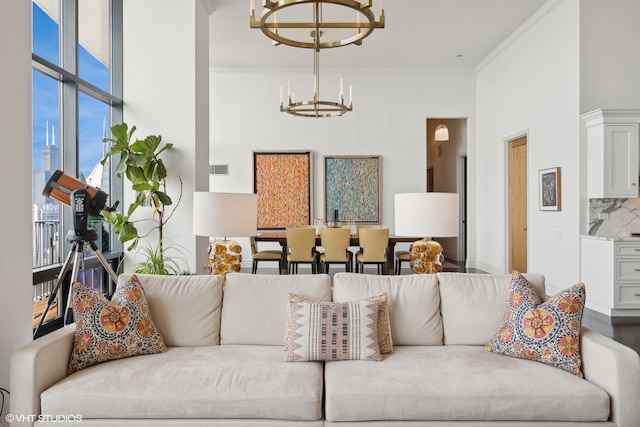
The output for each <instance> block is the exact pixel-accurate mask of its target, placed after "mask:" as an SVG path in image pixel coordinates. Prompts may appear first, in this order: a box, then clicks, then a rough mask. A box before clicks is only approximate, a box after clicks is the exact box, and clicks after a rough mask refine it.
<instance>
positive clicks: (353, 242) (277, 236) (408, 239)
mask: <svg viewBox="0 0 640 427" xmlns="http://www.w3.org/2000/svg"><path fill="white" fill-rule="evenodd" d="M420 239H422V237H416V236H396V235H393V234H390V235H389V243H388V245H387V274H389V275H393V274H394V268H393V262H394V258H395V256H394V253H395V247H396V244H397V243H413V242H415V241H416V240H420ZM256 242H277V243H279V244H280V247H281V248H282V257H281V258H280V274H287V272H288V268H287V234H286V231H284V230H269V231H261V232H258V233H257V234H256ZM316 246H321V242H320V235H317V236H316ZM349 246H355V247H358V246H360V239H359V237H358V235H357V234H352V235H351V239H350V241H349Z"/></svg>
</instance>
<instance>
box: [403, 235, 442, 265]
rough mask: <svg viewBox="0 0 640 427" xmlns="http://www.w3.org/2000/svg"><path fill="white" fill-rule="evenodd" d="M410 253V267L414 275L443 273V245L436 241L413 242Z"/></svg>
mask: <svg viewBox="0 0 640 427" xmlns="http://www.w3.org/2000/svg"><path fill="white" fill-rule="evenodd" d="M409 252H410V255H409V266H410V267H411V269H412V270H413V272H414V273H416V274H433V273H439V272H441V271H442V264H443V263H444V254H443V253H442V245H440V243H438V242H436V241H435V240H427V239H422V240H418V241H417V242H413V243H412V244H411V248H410V249H409Z"/></svg>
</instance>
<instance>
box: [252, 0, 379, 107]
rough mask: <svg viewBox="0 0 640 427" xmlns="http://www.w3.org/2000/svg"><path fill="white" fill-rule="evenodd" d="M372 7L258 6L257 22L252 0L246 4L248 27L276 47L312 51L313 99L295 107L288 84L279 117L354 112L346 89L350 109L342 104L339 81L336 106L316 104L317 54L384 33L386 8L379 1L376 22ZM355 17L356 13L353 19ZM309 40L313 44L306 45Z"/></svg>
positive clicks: (320, 1) (319, 1)
mask: <svg viewBox="0 0 640 427" xmlns="http://www.w3.org/2000/svg"><path fill="white" fill-rule="evenodd" d="M372 5H373V1H372V0H368V1H357V0H279V1H270V0H262V13H261V14H260V18H259V19H256V10H255V0H250V8H249V9H250V10H249V13H250V15H249V24H250V27H251V28H256V29H258V28H259V29H260V30H262V32H263V33H264V34H265V35H266V36H267V37H269V38H270V39H272V40H273V44H274V45H276V46H277V45H281V44H284V45H288V46H293V47H298V48H305V49H313V50H314V56H313V99H312V100H311V101H295V96H294V92H292V91H291V83H290V82H289V84H288V93H287V104H286V105H285V103H284V100H283V93H282V88H280V111H281V112H286V113H289V114H291V115H294V116H299V117H315V118H321V117H336V116H342V115H343V114H344V113H346V112H348V111H353V96H352V95H353V92H352V88H351V86H349V105H348V106H347V105H346V104H345V103H344V96H343V90H342V89H343V87H342V79H340V90H339V93H338V100H337V102H333V101H322V100H320V95H319V93H320V58H319V56H320V50H321V49H327V48H333V47H342V46H347V45H350V44H355V45H361V44H362V41H363V39H365V38H366V37H367V36H369V35H370V34H371V33H372V32H373V30H374V29H376V28H384V25H385V19H384V6H383V0H380V14H379V19H378V20H377V21H376V17H375V15H374V13H373V11H372ZM354 12H355V13H354ZM309 35H311V41H309Z"/></svg>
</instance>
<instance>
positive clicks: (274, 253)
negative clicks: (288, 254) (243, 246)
mask: <svg viewBox="0 0 640 427" xmlns="http://www.w3.org/2000/svg"><path fill="white" fill-rule="evenodd" d="M249 242H250V243H251V258H253V265H252V267H251V274H256V273H257V271H258V263H259V262H260V261H271V262H274V261H275V262H277V263H278V266H279V265H280V260H281V259H282V252H281V251H278V250H275V249H270V250H266V251H259V250H258V245H257V244H256V237H255V236H251V237H249ZM278 271H280V268H279V267H278Z"/></svg>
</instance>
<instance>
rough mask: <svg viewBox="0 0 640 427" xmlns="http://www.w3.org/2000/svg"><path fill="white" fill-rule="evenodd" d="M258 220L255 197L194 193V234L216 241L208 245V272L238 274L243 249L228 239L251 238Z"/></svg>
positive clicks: (252, 195) (253, 195)
mask: <svg viewBox="0 0 640 427" xmlns="http://www.w3.org/2000/svg"><path fill="white" fill-rule="evenodd" d="M257 218H258V198H257V196H256V195H255V194H237V193H210V192H201V191H197V192H195V193H194V194H193V234H195V235H198V236H208V237H215V238H217V239H216V240H215V241H214V242H213V243H210V244H209V273H213V274H221V275H223V276H226V275H227V273H230V272H236V273H237V272H239V271H240V265H241V262H242V247H241V246H240V244H239V243H238V242H236V241H234V240H228V239H227V236H232V237H248V236H254V235H255V234H256V224H257V222H258V220H257ZM222 236H225V237H222Z"/></svg>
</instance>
